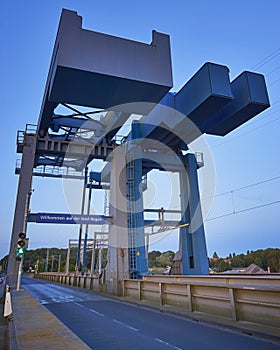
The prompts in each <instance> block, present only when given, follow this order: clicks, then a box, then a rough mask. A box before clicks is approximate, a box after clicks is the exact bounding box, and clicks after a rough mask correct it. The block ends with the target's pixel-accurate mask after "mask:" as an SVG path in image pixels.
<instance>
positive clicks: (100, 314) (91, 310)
mask: <svg viewBox="0 0 280 350" xmlns="http://www.w3.org/2000/svg"><path fill="white" fill-rule="evenodd" d="M73 304H75V305H77V306H80V307H82V308H84V309H87V310H89V311H90V312H93V313H95V314H96V315H99V316H104V315H103V314H102V313H101V312H98V311H95V310H93V309H89V308H87V307H86V306H84V305H81V304H78V303H73Z"/></svg>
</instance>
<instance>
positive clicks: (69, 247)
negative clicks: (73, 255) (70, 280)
mask: <svg viewBox="0 0 280 350" xmlns="http://www.w3.org/2000/svg"><path fill="white" fill-rule="evenodd" d="M70 249H71V246H70V239H69V241H68V250H67V257H66V266H65V273H66V275H69V263H70Z"/></svg>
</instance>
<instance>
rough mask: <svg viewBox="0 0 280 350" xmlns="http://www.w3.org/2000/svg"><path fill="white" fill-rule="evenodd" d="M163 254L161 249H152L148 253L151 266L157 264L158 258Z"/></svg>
mask: <svg viewBox="0 0 280 350" xmlns="http://www.w3.org/2000/svg"><path fill="white" fill-rule="evenodd" d="M159 256H161V252H160V251H159V250H152V251H151V252H149V253H148V260H149V267H150V268H151V267H155V266H157V262H156V259H157V258H158V257H159Z"/></svg>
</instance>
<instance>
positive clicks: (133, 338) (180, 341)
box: [22, 277, 280, 350]
mask: <svg viewBox="0 0 280 350" xmlns="http://www.w3.org/2000/svg"><path fill="white" fill-rule="evenodd" d="M22 285H23V287H24V288H25V289H26V290H27V291H28V292H29V293H30V294H31V295H33V296H34V297H35V298H36V299H37V300H38V301H39V302H40V303H41V304H43V305H44V306H45V307H46V308H47V309H48V310H49V311H51V312H52V313H53V314H54V315H55V316H56V317H57V318H58V319H59V320H60V321H62V322H63V323H64V324H65V325H66V326H67V327H68V328H69V329H71V330H72V332H74V333H75V334H76V335H78V337H79V338H80V339H81V340H82V341H84V342H85V343H86V344H87V345H88V346H89V347H91V348H92V349H94V350H104V349H106V350H107V349H108V350H109V349H114V350H118V349H121V350H125V349H129V350H132V349H141V350H143V349H144V350H149V349H153V350H157V349H165V350H171V349H177V350H180V349H186V350H196V349H198V350H204V349H213V350H214V349H215V350H217V349H227V350H231V349H234V350H236V349H238V350H242V349H244V350H245V349H246V350H248V349H253V350H274V349H280V346H279V345H276V344H274V343H271V342H269V341H265V340H262V339H259V338H254V337H252V336H249V335H245V334H241V333H238V332H233V331H229V330H225V329H221V328H217V327H214V326H210V325H205V324H201V323H197V322H194V321H191V320H188V319H184V318H181V317H176V316H173V315H168V314H163V313H161V312H160V311H155V310H149V309H146V308H142V307H138V306H134V305H130V304H126V303H124V302H121V301H118V300H112V299H109V298H105V297H103V296H100V295H98V294H94V293H92V292H84V291H79V290H77V289H73V288H68V287H66V286H60V285H57V284H52V283H48V282H45V281H38V280H35V279H29V278H26V277H23V278H22Z"/></svg>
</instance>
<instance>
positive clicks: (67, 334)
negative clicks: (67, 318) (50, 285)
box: [11, 290, 90, 350]
mask: <svg viewBox="0 0 280 350" xmlns="http://www.w3.org/2000/svg"><path fill="white" fill-rule="evenodd" d="M11 297H12V307H13V321H11V322H13V324H14V335H12V337H13V339H11V341H12V343H13V344H15V345H14V347H15V349H21V350H38V349H40V350H41V349H52V350H60V349H61V350H62V349H67V350H68V349H69V350H77V349H79V350H89V349H90V348H89V347H88V346H87V345H86V344H85V343H84V342H82V341H81V340H80V339H79V338H78V337H77V336H76V335H75V334H74V333H73V332H71V331H70V329H68V328H67V327H66V326H65V325H64V324H63V323H62V322H60V321H59V320H58V319H57V318H56V317H55V316H54V315H53V314H52V313H51V312H49V311H48V310H47V309H46V308H45V307H44V306H42V305H41V304H40V303H39V302H38V301H36V300H35V299H34V298H33V297H32V296H31V295H30V294H29V293H28V292H26V291H25V290H20V291H18V292H16V291H12V292H11Z"/></svg>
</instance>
